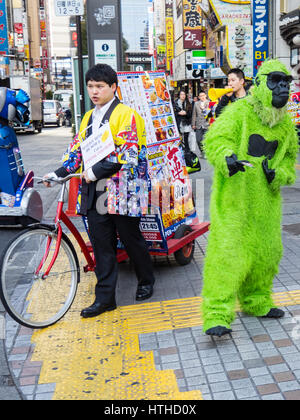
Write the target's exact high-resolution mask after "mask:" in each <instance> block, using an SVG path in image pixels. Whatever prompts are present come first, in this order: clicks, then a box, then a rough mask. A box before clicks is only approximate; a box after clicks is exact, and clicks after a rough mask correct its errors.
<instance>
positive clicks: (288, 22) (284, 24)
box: [279, 10, 300, 31]
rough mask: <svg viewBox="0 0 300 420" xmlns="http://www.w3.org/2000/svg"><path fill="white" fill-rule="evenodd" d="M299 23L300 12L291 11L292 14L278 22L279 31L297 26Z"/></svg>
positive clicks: (284, 16)
mask: <svg viewBox="0 0 300 420" xmlns="http://www.w3.org/2000/svg"><path fill="white" fill-rule="evenodd" d="M299 23H300V10H293V11H292V12H290V13H288V14H286V15H283V16H281V18H280V22H279V28H280V31H282V30H285V29H286V28H289V27H291V26H295V25H298V24H299Z"/></svg>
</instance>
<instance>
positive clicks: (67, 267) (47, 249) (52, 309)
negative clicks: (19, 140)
mask: <svg viewBox="0 0 300 420" xmlns="http://www.w3.org/2000/svg"><path fill="white" fill-rule="evenodd" d="M74 177H77V178H78V177H80V175H78V174H75V175H74V174H73V175H69V176H67V177H66V178H63V179H62V178H58V179H49V181H51V182H56V183H58V184H61V191H60V195H59V199H58V205H57V211H56V217H55V222H54V224H53V225H45V224H35V225H32V226H30V227H28V228H27V229H26V230H24V231H22V232H21V233H20V234H19V235H17V236H16V237H14V238H13V240H12V241H11V242H10V243H9V244H8V245H7V247H6V249H5V251H4V252H3V254H2V257H1V260H0V267H1V282H0V298H1V300H2V303H3V305H4V307H5V309H6V311H7V312H8V313H9V315H10V316H11V317H12V318H13V319H14V320H16V321H17V322H18V323H20V324H21V325H24V326H26V327H29V328H45V327H48V326H50V325H52V324H55V323H56V322H57V321H59V320H60V319H61V318H62V317H63V316H64V315H65V314H66V312H67V311H68V310H69V308H70V307H71V305H72V303H73V301H74V298H75V296H76V292H77V286H78V283H79V282H80V266H79V261H78V257H77V253H76V251H75V248H74V246H73V244H72V242H71V240H70V239H69V237H68V236H67V235H66V234H65V233H64V232H63V230H62V224H64V225H65V226H66V227H67V228H68V229H69V231H70V232H71V234H72V235H73V236H74V238H75V240H76V242H77V243H78V245H79V247H80V249H81V251H82V253H83V254H84V256H85V259H86V261H87V265H86V266H85V267H84V271H85V272H88V271H94V268H95V261H94V258H93V253H92V248H91V247H90V246H89V245H88V244H86V242H85V241H84V239H83V238H82V236H81V234H80V233H79V231H78V230H77V228H76V227H75V226H74V224H73V223H72V221H71V220H70V219H69V217H68V216H67V215H66V213H65V212H64V210H63V206H64V202H65V200H64V197H65V192H66V183H67V182H68V181H69V180H70V179H71V178H74ZM38 179H39V180H40V181H42V179H41V178H38Z"/></svg>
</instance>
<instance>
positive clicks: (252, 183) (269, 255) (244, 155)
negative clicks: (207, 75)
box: [202, 60, 298, 336]
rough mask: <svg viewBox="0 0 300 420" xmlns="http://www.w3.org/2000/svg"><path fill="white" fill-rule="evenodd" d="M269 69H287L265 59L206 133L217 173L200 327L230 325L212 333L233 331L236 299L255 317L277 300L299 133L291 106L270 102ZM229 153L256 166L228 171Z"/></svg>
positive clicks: (241, 164)
mask: <svg viewBox="0 0 300 420" xmlns="http://www.w3.org/2000/svg"><path fill="white" fill-rule="evenodd" d="M272 72H281V73H284V74H285V75H288V74H289V73H288V70H287V69H286V67H285V66H284V65H283V64H282V63H280V62H279V61H277V60H269V61H266V62H265V63H264V64H263V65H262V66H261V68H260V71H259V72H258V75H257V78H256V83H255V86H254V87H253V88H252V90H251V94H250V95H249V96H247V97H246V98H244V99H240V100H239V101H237V102H235V103H233V104H232V105H229V106H227V108H226V109H225V110H224V112H223V113H222V114H221V115H220V116H219V117H218V119H217V120H216V121H215V122H214V124H213V125H212V126H211V128H210V129H209V131H208V133H207V135H206V137H205V142H204V147H205V153H206V156H207V159H208V161H209V162H210V163H211V164H212V165H213V166H214V169H215V175H214V183H213V190H212V196H211V212H210V214H211V229H210V235H209V240H208V248H207V255H206V259H205V266H204V286H203V291H202V296H203V304H202V312H203V318H204V326H203V330H204V331H205V332H206V333H209V334H210V332H208V330H209V331H211V329H213V327H218V326H222V327H225V328H224V330H225V332H224V331H223V332H222V333H220V334H219V333H217V334H215V333H213V334H211V335H220V336H221V335H223V334H224V333H225V334H226V333H229V332H231V330H228V329H229V328H230V324H231V322H232V321H233V320H234V317H235V304H236V298H238V300H239V302H240V306H241V308H242V310H243V311H244V312H246V313H247V314H250V315H253V316H266V315H267V314H268V313H269V312H270V310H271V311H272V310H273V309H272V308H273V307H274V304H273V301H272V283H273V279H274V276H275V275H276V274H277V272H278V266H279V262H280V260H281V257H282V251H283V247H282V241H281V195H280V187H281V186H283V185H290V184H292V183H294V182H295V180H296V157H297V151H298V139H297V135H296V131H295V127H294V125H293V123H292V121H291V119H290V116H289V115H288V113H287V111H286V106H283V107H281V108H278V107H277V108H275V107H274V106H273V105H272V100H273V99H272V98H273V96H272V95H273V92H272V91H271V90H270V88H269V87H268V85H267V80H269V79H268V78H267V75H268V74H269V73H272ZM288 90H289V85H288ZM232 155H236V156H237V158H238V159H239V160H244V161H248V162H250V163H251V164H252V165H253V168H251V167H244V166H243V163H238V164H236V167H238V166H239V167H240V169H239V171H238V172H236V173H234V174H233V175H232V174H230V172H229V166H228V158H229V157H230V156H232ZM230 175H231V176H230ZM269 175H270V176H269ZM278 311H280V310H278ZM270 317H271V316H270ZM226 329H227V330H226Z"/></svg>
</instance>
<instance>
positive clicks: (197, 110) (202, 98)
mask: <svg viewBox="0 0 300 420" xmlns="http://www.w3.org/2000/svg"><path fill="white" fill-rule="evenodd" d="M209 113H210V108H209V100H208V99H207V97H206V93H205V92H204V91H202V92H200V93H199V101H198V102H195V106H194V110H193V115H192V128H193V130H195V131H196V140H197V144H198V147H199V149H200V152H201V155H202V157H203V145H202V141H203V138H204V135H205V133H206V131H207V130H208V128H209V122H208V115H209Z"/></svg>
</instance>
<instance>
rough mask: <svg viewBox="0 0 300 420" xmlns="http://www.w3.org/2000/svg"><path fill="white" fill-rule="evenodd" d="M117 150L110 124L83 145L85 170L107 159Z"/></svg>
mask: <svg viewBox="0 0 300 420" xmlns="http://www.w3.org/2000/svg"><path fill="white" fill-rule="evenodd" d="M114 150H115V143H114V139H113V136H112V133H111V130H110V127H109V124H105V125H103V126H102V127H101V128H100V129H99V131H98V132H97V134H96V135H91V136H89V137H88V138H87V139H86V140H85V141H84V142H82V143H81V152H82V157H83V161H84V168H85V170H87V169H89V168H91V167H92V166H93V165H95V164H96V163H98V162H100V160H102V159H104V158H106V156H108V155H110V154H111V153H112V152H113V151H114Z"/></svg>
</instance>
